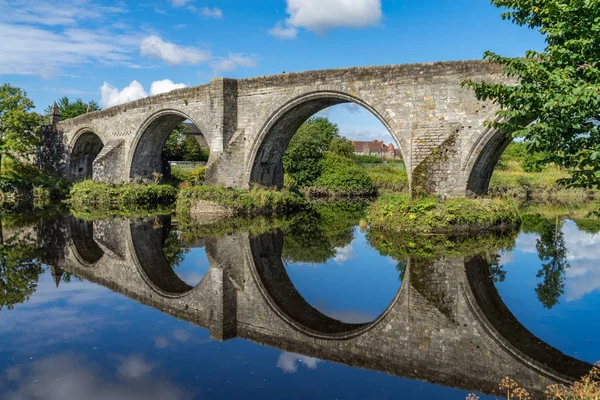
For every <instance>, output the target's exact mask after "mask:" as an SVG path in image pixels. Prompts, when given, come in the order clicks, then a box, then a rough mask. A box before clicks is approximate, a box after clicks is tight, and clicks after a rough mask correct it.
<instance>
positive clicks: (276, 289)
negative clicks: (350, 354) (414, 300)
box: [248, 231, 404, 340]
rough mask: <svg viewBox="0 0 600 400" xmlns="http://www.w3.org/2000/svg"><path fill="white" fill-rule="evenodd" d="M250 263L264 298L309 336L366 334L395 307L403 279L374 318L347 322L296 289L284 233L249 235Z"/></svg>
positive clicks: (253, 275) (327, 337)
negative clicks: (286, 260) (285, 256)
mask: <svg viewBox="0 0 600 400" xmlns="http://www.w3.org/2000/svg"><path fill="white" fill-rule="evenodd" d="M249 242H250V248H249V252H248V265H249V266H250V274H251V276H252V277H253V280H254V283H255V285H256V287H257V288H258V290H259V292H260V293H261V295H262V298H263V300H264V302H265V303H266V304H267V305H268V307H269V308H270V309H271V310H273V312H275V314H276V315H277V316H278V317H279V319H280V320H281V321H283V322H284V323H286V324H287V325H289V326H290V327H292V328H293V329H294V330H296V331H299V332H302V333H303V334H305V335H308V336H310V337H316V338H320V339H335V340H346V339H350V338H353V337H357V336H360V335H363V334H365V333H366V332H368V331H369V330H371V329H372V328H374V327H376V326H377V325H379V324H380V322H381V321H383V320H384V319H385V318H386V317H387V315H388V313H389V312H390V311H391V310H392V309H394V306H395V305H396V303H397V302H398V300H399V298H400V295H401V293H402V291H403V288H404V281H403V282H402V284H401V286H400V288H399V289H398V291H397V292H396V295H395V296H394V298H393V299H392V301H391V302H390V304H389V305H388V306H387V307H386V309H385V310H384V311H383V312H382V313H381V314H380V315H379V316H378V317H377V318H375V319H374V320H373V321H371V322H366V323H346V322H342V321H339V320H337V319H334V318H332V317H329V316H327V315H325V314H323V313H321V312H320V311H319V310H317V309H316V308H314V307H313V306H312V305H310V304H309V303H308V302H307V301H306V300H305V299H304V298H303V297H302V296H301V295H300V293H299V292H298V291H297V290H296V288H295V286H294V284H293V283H292V281H291V280H290V277H289V276H288V274H287V272H286V270H285V266H284V264H283V261H282V259H281V254H282V249H283V234H282V232H281V231H273V232H269V233H265V234H262V235H260V236H255V237H250V238H249Z"/></svg>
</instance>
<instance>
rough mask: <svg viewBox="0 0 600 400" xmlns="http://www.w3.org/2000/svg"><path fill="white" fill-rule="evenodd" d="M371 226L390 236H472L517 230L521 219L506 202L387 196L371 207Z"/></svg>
mask: <svg viewBox="0 0 600 400" xmlns="http://www.w3.org/2000/svg"><path fill="white" fill-rule="evenodd" d="M368 222H369V224H370V225H371V226H372V227H375V228H378V229H382V230H385V231H389V232H421V233H456V234H458V233H460V234H469V233H478V232H482V231H505V230H511V229H515V228H517V227H518V225H519V223H520V222H521V216H520V214H519V211H518V208H517V205H516V204H515V203H514V202H510V201H506V200H499V199H467V198H451V199H447V200H442V199H440V198H438V197H421V198H410V197H409V196H408V195H384V196H381V197H379V198H378V199H377V200H376V201H375V203H373V205H372V206H371V207H370V209H369V212H368Z"/></svg>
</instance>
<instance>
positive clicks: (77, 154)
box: [68, 127, 104, 181]
mask: <svg viewBox="0 0 600 400" xmlns="http://www.w3.org/2000/svg"><path fill="white" fill-rule="evenodd" d="M103 147H104V143H103V142H102V139H100V136H98V134H97V133H96V132H95V131H94V129H93V128H91V127H84V128H82V129H80V130H79V131H78V132H77V133H76V134H75V136H74V137H73V141H72V145H71V152H70V154H69V164H68V165H69V176H70V177H71V179H73V180H75V181H81V180H84V179H92V178H93V163H94V160H95V159H96V157H98V154H100V152H101V151H102V148H103Z"/></svg>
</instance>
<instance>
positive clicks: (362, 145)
mask: <svg viewBox="0 0 600 400" xmlns="http://www.w3.org/2000/svg"><path fill="white" fill-rule="evenodd" d="M352 143H353V144H354V154H356V155H357V156H376V157H380V158H386V159H392V158H400V151H399V150H398V149H396V148H395V147H394V145H393V144H392V143H390V144H388V145H386V144H385V143H384V142H380V141H379V140H373V141H372V142H364V141H353V142H352Z"/></svg>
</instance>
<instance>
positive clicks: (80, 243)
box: [69, 218, 104, 267]
mask: <svg viewBox="0 0 600 400" xmlns="http://www.w3.org/2000/svg"><path fill="white" fill-rule="evenodd" d="M69 232H70V238H71V239H70V242H71V243H70V247H71V249H72V251H73V255H74V256H75V258H76V259H77V261H79V263H80V264H81V265H84V266H86V267H91V266H94V265H96V264H97V263H98V261H100V260H101V259H102V257H104V251H103V250H102V248H101V247H100V246H99V245H98V243H96V240H94V224H93V223H92V222H91V221H85V220H81V219H76V218H69Z"/></svg>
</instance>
